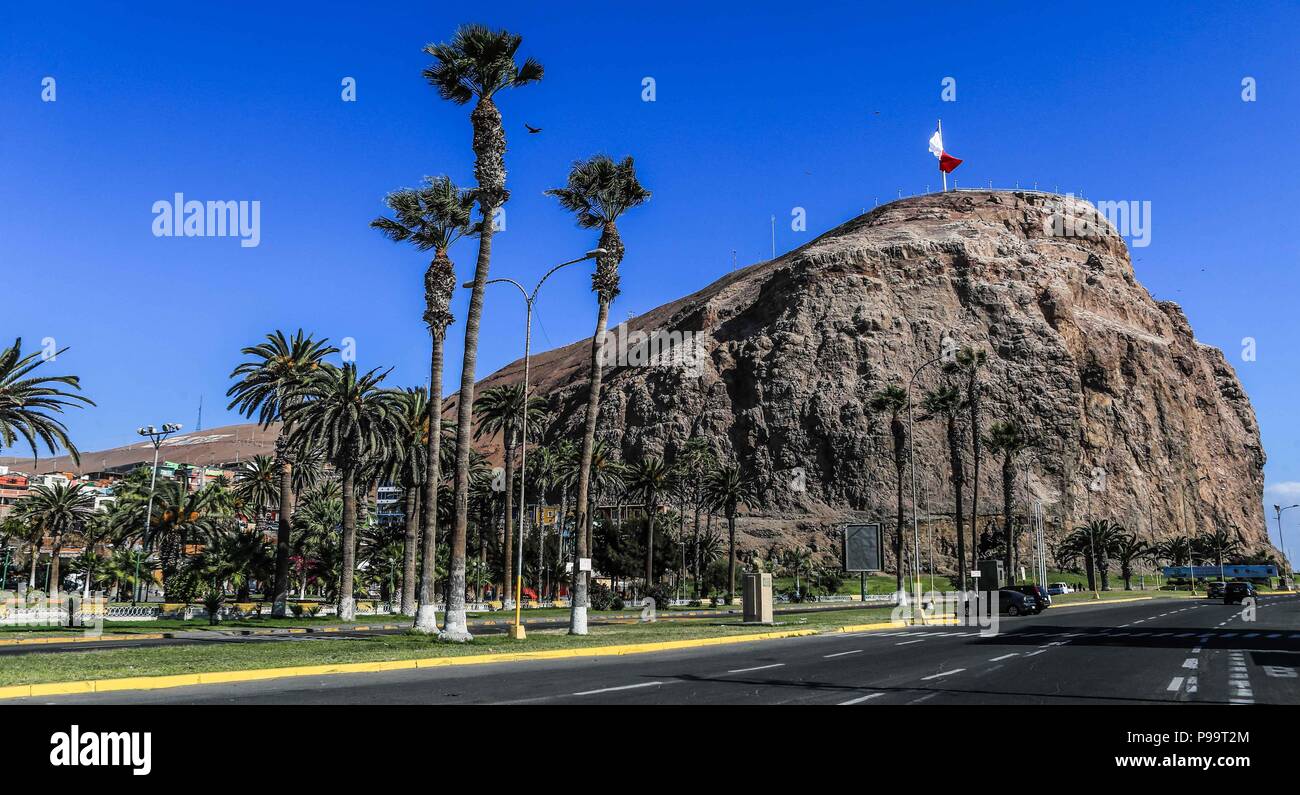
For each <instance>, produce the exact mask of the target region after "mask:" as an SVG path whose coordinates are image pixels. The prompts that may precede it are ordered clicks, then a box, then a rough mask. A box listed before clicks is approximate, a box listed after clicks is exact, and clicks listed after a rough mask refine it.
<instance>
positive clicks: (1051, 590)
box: [1047, 582, 1074, 596]
mask: <svg viewBox="0 0 1300 795" xmlns="http://www.w3.org/2000/svg"><path fill="white" fill-rule="evenodd" d="M1047 593H1048V595H1049V596H1060V595H1062V594H1067V593H1074V589H1073V588H1071V587H1070V584H1069V583H1068V582H1053V583H1048V585H1047Z"/></svg>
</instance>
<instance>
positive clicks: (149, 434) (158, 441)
mask: <svg viewBox="0 0 1300 795" xmlns="http://www.w3.org/2000/svg"><path fill="white" fill-rule="evenodd" d="M182 427H183V426H182V425H181V424H180V423H179V422H164V423H163V426H162V430H159V429H157V428H155V427H153V426H152V425H146V426H144V427H143V428H137V429H136V431H135V432H136V433H138V434H140V435H141V436H143V437H145V438H147V439H148V440H149V441H150V443H152V444H153V470H152V471H151V472H150V474H149V508H148V510H147V511H146V512H145V515H144V534H143V535H141V536H140V548H141V551H143V549H144V542H145V539H146V538H148V537H149V525H151V524H153V495H154V487H155V486H156V485H157V483H158V451H159V449H160V448H161V447H162V443H163V439H166V438H167V437H168V436H171V435H172V434H173V433H176V432H177V431H179V430H180V429H181V428H182ZM135 590H136V592H137V594H138V592H139V590H140V556H139V555H137V556H136V558H135ZM146 595H147V594H146Z"/></svg>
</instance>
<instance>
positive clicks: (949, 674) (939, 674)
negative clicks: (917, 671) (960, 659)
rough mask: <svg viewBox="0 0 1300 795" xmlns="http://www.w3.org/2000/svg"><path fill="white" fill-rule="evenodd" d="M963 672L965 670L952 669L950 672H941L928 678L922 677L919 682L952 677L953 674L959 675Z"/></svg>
mask: <svg viewBox="0 0 1300 795" xmlns="http://www.w3.org/2000/svg"><path fill="white" fill-rule="evenodd" d="M964 670H966V669H965V668H954V669H952V670H951V671H944V672H942V673H937V674H930V675H929V676H923V677H921V681H922V682H924V681H926V680H929V679H938V678H939V677H941V676H952V675H953V674H959V673H961V672H962V671H964Z"/></svg>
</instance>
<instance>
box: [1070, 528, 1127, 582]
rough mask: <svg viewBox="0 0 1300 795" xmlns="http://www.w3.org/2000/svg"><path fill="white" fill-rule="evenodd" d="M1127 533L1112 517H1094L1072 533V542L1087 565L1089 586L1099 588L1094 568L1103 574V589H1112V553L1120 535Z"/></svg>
mask: <svg viewBox="0 0 1300 795" xmlns="http://www.w3.org/2000/svg"><path fill="white" fill-rule="evenodd" d="M1124 533H1125V530H1124V527H1123V525H1120V524H1118V523H1117V522H1114V521H1112V520H1110V519H1093V520H1092V521H1090V522H1088V523H1087V524H1083V525H1079V526H1078V527H1076V528H1074V532H1073V533H1071V534H1070V544H1071V545H1072V546H1073V547H1074V548H1075V549H1077V550H1078V552H1079V554H1080V555H1081V556H1082V557H1083V562H1084V565H1085V566H1086V567H1087V573H1088V587H1090V588H1091V589H1092V590H1094V591H1095V590H1097V580H1096V578H1095V577H1094V576H1093V571H1094V569H1095V570H1096V572H1097V573H1099V574H1100V575H1101V590H1103V591H1109V590H1110V555H1111V553H1112V552H1113V551H1114V549H1115V546H1116V543H1117V542H1118V541H1119V538H1120V536H1122V535H1123V534H1124Z"/></svg>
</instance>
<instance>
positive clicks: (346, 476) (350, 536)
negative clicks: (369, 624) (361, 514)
mask: <svg viewBox="0 0 1300 795" xmlns="http://www.w3.org/2000/svg"><path fill="white" fill-rule="evenodd" d="M356 557H357V495H356V475H355V473H354V465H353V464H352V463H350V462H349V464H348V465H347V466H346V467H345V468H344V470H343V571H342V573H341V575H340V577H339V619H340V620H342V621H351V620H352V619H353V618H355V617H356V615H357V605H356V600H354V599H353V598H352V583H353V578H354V575H355V571H354V569H355V567H356Z"/></svg>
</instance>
